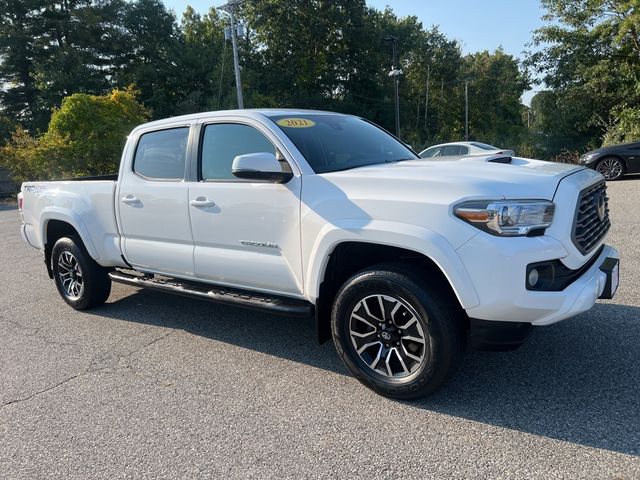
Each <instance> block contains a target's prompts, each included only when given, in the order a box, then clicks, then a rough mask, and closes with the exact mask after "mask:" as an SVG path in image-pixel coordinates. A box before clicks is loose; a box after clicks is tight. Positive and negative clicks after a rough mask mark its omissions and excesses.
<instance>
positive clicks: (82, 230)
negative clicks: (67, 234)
mask: <svg viewBox="0 0 640 480" xmlns="http://www.w3.org/2000/svg"><path fill="white" fill-rule="evenodd" d="M50 220H59V221H61V222H65V223H68V224H69V225H71V226H72V227H73V228H74V229H75V230H76V232H78V235H80V239H81V240H82V243H83V244H84V246H85V248H86V249H87V252H88V253H89V255H91V257H92V258H93V259H94V260H98V259H99V258H100V255H99V254H98V250H97V249H96V247H95V245H94V244H93V240H92V238H91V235H90V234H89V230H88V229H87V227H86V226H85V224H84V222H83V221H82V218H80V215H78V214H77V213H75V212H73V211H71V210H67V209H64V208H60V207H55V206H50V207H46V208H44V209H43V210H42V212H41V214H40V238H41V239H42V246H43V247H44V246H45V245H46V243H47V227H48V225H49V221H50ZM52 246H53V245H52Z"/></svg>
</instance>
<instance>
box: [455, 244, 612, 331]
mask: <svg viewBox="0 0 640 480" xmlns="http://www.w3.org/2000/svg"><path fill="white" fill-rule="evenodd" d="M513 240H515V239H512V243H511V244H507V243H504V248H500V247H499V246H496V245H495V240H493V239H491V241H490V240H488V239H486V236H481V235H477V236H476V237H475V238H474V239H473V240H471V241H470V242H468V243H467V244H465V245H464V246H463V247H462V248H460V249H459V250H458V254H459V255H460V257H461V259H462V261H463V263H464V264H465V266H466V267H467V270H468V271H469V274H470V277H471V279H472V281H473V283H474V286H475V288H476V290H477V292H478V297H479V298H480V304H479V305H476V306H474V307H472V308H469V309H467V310H466V312H467V314H468V315H469V317H471V318H475V319H479V320H491V321H500V322H525V323H530V324H532V325H549V324H552V323H555V322H559V321H560V320H564V319H566V318H570V317H573V316H575V315H578V314H579V313H582V312H584V311H587V310H589V309H590V308H591V307H592V306H593V305H594V304H595V302H596V300H597V299H598V298H599V297H600V296H601V295H602V294H603V292H604V290H605V286H606V283H607V275H606V273H604V272H603V271H602V270H601V266H602V264H603V263H604V262H605V260H606V259H607V258H619V254H618V251H617V250H616V249H615V248H613V247H611V246H608V245H605V246H604V248H603V249H602V250H601V251H600V253H599V254H598V257H597V259H596V260H595V261H594V262H593V264H592V265H591V267H590V268H589V269H588V270H586V271H585V272H583V274H582V275H581V276H580V277H578V278H577V279H575V280H574V281H573V282H572V283H571V284H570V285H569V286H567V287H566V288H565V289H564V290H562V291H559V292H550V291H532V290H527V289H526V286H525V276H526V266H527V265H528V264H530V263H533V262H535V261H542V260H548V259H553V258H563V257H566V255H567V252H566V250H565V249H564V247H563V245H562V244H561V243H560V242H558V241H557V240H555V239H552V238H549V237H537V238H530V239H525V238H523V239H522V242H517V241H516V242H513ZM532 241H535V242H537V243H538V245H537V246H536V247H537V248H531V247H532V244H531V243H530V242H532ZM491 244H493V246H490V245H491ZM477 252H482V255H481V256H478V254H477ZM532 252H534V253H532ZM542 256H543V257H544V258H543V257H542Z"/></svg>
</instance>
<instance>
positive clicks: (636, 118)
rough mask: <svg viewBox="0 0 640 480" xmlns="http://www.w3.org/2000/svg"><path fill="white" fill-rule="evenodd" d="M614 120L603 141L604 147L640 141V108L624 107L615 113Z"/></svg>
mask: <svg viewBox="0 0 640 480" xmlns="http://www.w3.org/2000/svg"><path fill="white" fill-rule="evenodd" d="M614 118H615V121H614V123H613V125H611V126H610V127H609V128H608V129H607V133H606V134H605V136H604V139H603V141H602V145H603V146H607V145H616V144H618V143H628V142H636V141H638V140H640V108H630V107H623V108H621V109H619V110H617V111H615V112H614Z"/></svg>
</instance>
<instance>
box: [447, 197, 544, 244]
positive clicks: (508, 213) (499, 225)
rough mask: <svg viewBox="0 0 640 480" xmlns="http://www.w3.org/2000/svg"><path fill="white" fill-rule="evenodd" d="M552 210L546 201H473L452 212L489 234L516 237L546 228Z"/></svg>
mask: <svg viewBox="0 0 640 480" xmlns="http://www.w3.org/2000/svg"><path fill="white" fill-rule="evenodd" d="M553 210H554V205H553V202H550V201H548V200H474V201H470V202H464V203H461V204H459V205H456V207H455V208H454V209H453V213H454V214H455V215H456V217H458V218H461V219H462V220H464V221H465V222H468V223H470V224H471V225H473V226H474V227H477V228H479V229H480V230H484V231H485V232H488V233H491V234H492V235H500V236H504V237H515V236H521V235H527V234H529V233H531V232H533V231H535V230H544V229H545V228H547V227H548V226H549V225H551V220H553Z"/></svg>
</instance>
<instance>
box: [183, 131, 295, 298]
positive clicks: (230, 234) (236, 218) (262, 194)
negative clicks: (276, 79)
mask: <svg viewBox="0 0 640 480" xmlns="http://www.w3.org/2000/svg"><path fill="white" fill-rule="evenodd" d="M200 138H201V140H200V142H201V145H200V149H199V151H200V153H199V155H200V158H199V161H198V178H199V181H197V182H193V183H191V184H190V187H189V215H190V218H191V228H192V232H193V240H194V245H195V250H194V262H195V276H196V277H198V278H200V279H203V280H206V281H212V282H216V283H221V284H224V285H229V286H238V287H243V288H249V289H255V290H261V291H269V292H271V293H280V294H284V295H293V296H297V295H301V294H302V265H301V259H300V191H301V182H300V177H299V176H297V175H296V176H294V177H293V178H292V179H291V180H290V181H289V182H287V183H286V184H279V183H269V182H253V181H245V180H240V179H238V178H236V177H234V176H233V174H232V173H231V165H232V163H233V159H234V158H235V157H236V156H237V155H244V154H249V153H258V152H272V153H277V149H276V147H275V146H274V144H273V143H272V141H271V140H269V138H267V136H266V132H261V131H260V130H259V129H258V126H257V125H256V126H251V125H246V124H241V123H210V124H205V125H202V131H201V135H200ZM282 162H284V164H285V166H286V167H288V164H286V162H285V161H284V160H282Z"/></svg>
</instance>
